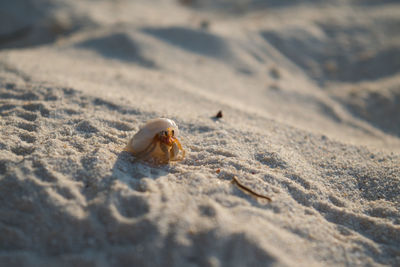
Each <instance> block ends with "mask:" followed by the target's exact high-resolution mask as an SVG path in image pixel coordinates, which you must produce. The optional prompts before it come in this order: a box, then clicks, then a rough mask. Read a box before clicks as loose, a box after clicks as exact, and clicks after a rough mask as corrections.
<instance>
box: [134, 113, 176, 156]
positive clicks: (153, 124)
mask: <svg viewBox="0 0 400 267" xmlns="http://www.w3.org/2000/svg"><path fill="white" fill-rule="evenodd" d="M170 127H171V128H173V129H174V134H175V136H178V134H179V130H178V126H177V125H176V123H175V122H174V121H173V120H170V119H167V118H158V119H152V120H149V121H148V122H146V123H145V124H144V125H143V126H142V127H140V129H139V131H138V132H137V133H136V134H135V135H134V136H133V137H132V139H131V140H130V141H129V143H128V146H127V150H128V151H130V152H131V153H133V154H136V153H140V152H142V151H143V150H145V149H146V148H147V147H148V146H149V145H150V143H151V141H152V140H153V138H154V136H155V135H156V134H157V133H159V132H161V131H164V130H166V129H167V128H170Z"/></svg>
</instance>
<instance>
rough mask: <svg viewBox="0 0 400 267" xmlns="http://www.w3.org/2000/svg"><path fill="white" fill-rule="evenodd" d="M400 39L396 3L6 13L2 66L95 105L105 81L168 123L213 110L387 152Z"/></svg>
mask: <svg viewBox="0 0 400 267" xmlns="http://www.w3.org/2000/svg"><path fill="white" fill-rule="evenodd" d="M399 33H400V5H399V3H398V1H389V0H387V1H369V0H364V1H363V0H330V1H319V0H303V1H300V0H299V1H286V0H284V1H278V0H263V1H261V0H232V1H226V0H215V1H211V0H203V1H201V0H158V1H129V0H115V1H106V0H86V1H62V0H18V1H2V2H1V3H0V49H1V50H3V51H5V50H7V51H9V50H14V51H15V53H10V54H8V55H7V57H5V56H3V59H4V58H7V60H10V59H11V58H12V57H22V58H24V59H26V60H17V61H18V62H22V61H23V63H21V68H22V69H21V71H22V70H25V71H26V72H29V70H35V72H37V74H34V76H37V78H38V79H39V80H40V79H43V75H45V76H46V79H50V80H54V81H58V82H60V83H63V84H65V83H67V84H69V85H71V86H73V87H76V88H78V89H79V88H81V89H82V87H85V90H89V91H92V93H96V94H97V93H98V91H99V90H98V89H100V88H98V87H97V89H96V92H94V89H93V90H90V88H91V86H90V85H89V84H90V83H92V82H93V81H96V82H97V81H99V79H100V80H101V84H104V90H100V91H106V93H104V92H103V93H102V94H103V95H104V96H105V97H111V98H113V97H114V98H115V95H117V96H118V97H119V98H120V99H121V98H122V99H123V97H122V96H123V95H124V92H129V93H133V94H134V95H135V97H136V99H141V101H144V102H145V103H146V104H147V106H148V107H149V108H150V109H153V110H154V107H155V106H157V105H158V104H157V103H155V102H152V100H151V99H152V98H158V97H162V98H165V99H166V101H165V102H166V104H165V106H164V107H161V110H160V112H161V113H166V114H173V115H174V114H175V115H176V114H182V113H183V112H187V110H186V109H185V107H184V106H185V99H186V98H187V99H197V100H198V101H199V103H200V104H199V106H198V110H199V112H200V115H204V116H205V115H206V114H205V113H204V111H206V110H207V104H206V103H203V104H201V102H202V101H203V102H204V101H206V102H207V101H209V100H212V101H214V102H216V103H214V104H213V106H219V107H225V108H228V109H229V108H233V109H235V110H240V111H245V112H247V113H251V114H258V115H260V116H262V117H265V118H268V119H273V120H278V121H282V122H285V123H288V124H290V125H293V126H296V127H300V128H306V129H311V130H312V129H314V130H315V131H317V132H321V131H322V132H323V133H325V134H329V135H332V136H335V137H336V138H339V139H342V140H345V141H352V142H358V141H359V140H361V141H360V142H361V143H370V142H371V141H368V142H367V141H363V137H367V139H368V140H370V139H369V138H370V137H373V139H376V142H377V143H376V144H377V146H384V147H390V146H391V145H392V143H391V142H392V141H390V140H391V138H393V137H394V138H398V137H399V136H400V76H399V75H400V74H399V71H400V34H399ZM29 49H32V50H29ZM35 49H38V50H40V49H44V50H46V52H45V53H46V54H47V55H48V57H46V58H43V56H42V55H43V53H41V54H39V53H35V52H34V51H35ZM23 50H26V51H29V52H20V53H19V52H18V51H23ZM38 50H36V51H38ZM3 54H4V53H3ZM55 60H57V62H58V63H57V65H58V66H57V67H55V66H54V64H53V63H54V62H55ZM3 62H4V60H3ZM94 63H96V64H99V65H102V66H103V68H100V67H94V66H93V64H94ZM61 66H64V67H61ZM71 66H73V67H72V68H73V69H71ZM87 66H90V70H89V69H88V68H87ZM100 73H101V74H100ZM49 74H50V75H49ZM103 79H104V81H103ZM160 80H162V82H161V81H160ZM160 83H161V84H162V85H160ZM167 87H168V88H167ZM105 88H107V89H105ZM112 88H114V89H112ZM113 90H114V93H112V94H111V93H110V92H111V91H113ZM167 91H168V93H167ZM127 104H131V105H132V104H133V103H127ZM226 106H227V107H226ZM157 109H159V108H158V107H157ZM201 110H203V112H202V111H201ZM338 127H340V130H337V128H338ZM360 138H361V139H360ZM365 140H366V139H365ZM388 140H389V141H388ZM372 143H374V142H372Z"/></svg>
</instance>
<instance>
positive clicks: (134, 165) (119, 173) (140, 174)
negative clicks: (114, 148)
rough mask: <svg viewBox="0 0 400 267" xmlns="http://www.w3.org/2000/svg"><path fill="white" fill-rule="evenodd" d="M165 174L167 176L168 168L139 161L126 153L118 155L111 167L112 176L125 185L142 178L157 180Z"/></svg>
mask: <svg viewBox="0 0 400 267" xmlns="http://www.w3.org/2000/svg"><path fill="white" fill-rule="evenodd" d="M167 174H169V171H168V168H165V167H164V166H162V165H160V166H155V165H150V164H148V163H145V162H142V161H139V160H137V159H135V157H133V156H132V155H131V154H130V153H129V152H126V151H122V152H121V153H119V155H118V158H117V160H116V161H115V163H114V165H113V167H112V176H113V177H114V178H117V179H119V180H121V181H123V182H127V183H129V182H132V180H137V181H138V180H140V179H142V178H151V179H157V178H159V177H160V176H165V175H167Z"/></svg>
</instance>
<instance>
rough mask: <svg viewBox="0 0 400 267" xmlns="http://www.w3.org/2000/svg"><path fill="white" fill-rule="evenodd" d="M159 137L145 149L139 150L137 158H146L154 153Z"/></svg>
mask: <svg viewBox="0 0 400 267" xmlns="http://www.w3.org/2000/svg"><path fill="white" fill-rule="evenodd" d="M157 142H158V140H157V138H154V139H153V141H151V143H150V144H149V145H148V146H147V147H146V149H145V150H143V151H141V152H139V153H138V154H137V155H136V158H146V157H147V156H148V155H150V154H151V153H153V151H154V150H155V149H156V147H157Z"/></svg>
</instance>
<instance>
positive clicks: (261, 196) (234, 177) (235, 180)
mask: <svg viewBox="0 0 400 267" xmlns="http://www.w3.org/2000/svg"><path fill="white" fill-rule="evenodd" d="M232 183H234V184H236V185H237V187H239V188H240V189H241V190H243V191H245V192H247V193H249V194H251V195H253V196H256V197H259V198H263V199H266V200H268V201H272V199H271V198H270V197H267V196H264V195H260V194H258V193H256V192H254V191H253V190H251V189H250V188H248V187H247V186H245V185H243V184H242V183H241V182H239V180H238V178H236V176H233V177H232Z"/></svg>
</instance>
